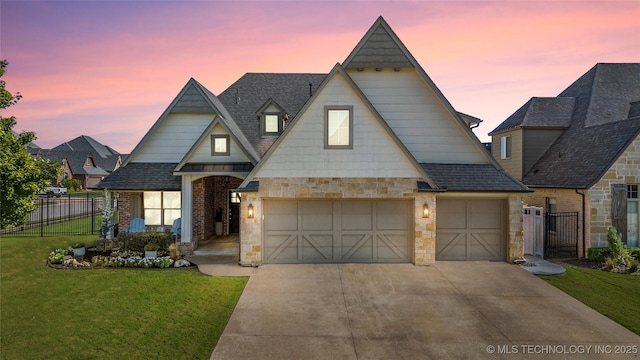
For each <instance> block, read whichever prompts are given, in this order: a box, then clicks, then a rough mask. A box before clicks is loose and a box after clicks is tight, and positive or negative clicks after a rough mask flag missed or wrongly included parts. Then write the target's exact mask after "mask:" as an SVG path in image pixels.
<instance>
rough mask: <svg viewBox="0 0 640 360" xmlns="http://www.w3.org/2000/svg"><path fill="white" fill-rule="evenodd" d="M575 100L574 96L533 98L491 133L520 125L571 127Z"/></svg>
mask: <svg viewBox="0 0 640 360" xmlns="http://www.w3.org/2000/svg"><path fill="white" fill-rule="evenodd" d="M575 100H576V99H575V98H573V97H555V98H540V97H534V98H531V99H530V100H529V101H527V103H526V104H524V105H522V107H521V108H520V109H518V110H516V112H514V113H513V114H512V115H511V116H509V117H508V118H507V119H506V120H505V121H503V122H502V123H501V124H500V125H498V127H496V128H495V129H494V130H493V131H491V132H490V133H489V135H493V134H496V133H499V132H502V131H508V130H512V129H515V128H519V127H553V128H563V127H564V128H566V127H569V125H570V124H571V114H572V113H573V107H574V105H575Z"/></svg>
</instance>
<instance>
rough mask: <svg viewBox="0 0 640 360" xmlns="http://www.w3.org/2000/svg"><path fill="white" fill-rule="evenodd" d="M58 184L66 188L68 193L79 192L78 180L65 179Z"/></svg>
mask: <svg viewBox="0 0 640 360" xmlns="http://www.w3.org/2000/svg"><path fill="white" fill-rule="evenodd" d="M60 184H61V185H62V186H64V187H66V188H67V191H68V192H76V191H78V190H80V180H78V179H72V178H65V179H62V181H60Z"/></svg>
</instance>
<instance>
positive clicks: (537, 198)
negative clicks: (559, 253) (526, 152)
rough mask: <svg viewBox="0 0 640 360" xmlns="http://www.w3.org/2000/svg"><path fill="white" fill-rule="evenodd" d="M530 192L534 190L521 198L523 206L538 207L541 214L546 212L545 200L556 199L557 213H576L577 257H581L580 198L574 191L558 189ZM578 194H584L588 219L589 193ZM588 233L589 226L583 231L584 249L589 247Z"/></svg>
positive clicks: (535, 189)
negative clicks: (540, 209)
mask: <svg viewBox="0 0 640 360" xmlns="http://www.w3.org/2000/svg"><path fill="white" fill-rule="evenodd" d="M530 189H531V190H534V192H533V193H531V194H526V195H524V196H523V202H524V205H525V206H538V207H541V208H542V209H543V212H545V213H546V212H547V211H548V210H549V209H547V198H555V199H556V211H557V212H578V256H582V254H583V250H582V239H583V237H582V227H583V223H582V219H583V217H582V196H581V195H580V194H577V193H576V189H558V188H533V187H530ZM578 191H579V192H581V193H583V194H585V197H584V201H585V218H586V219H587V221H588V219H589V216H590V213H591V207H590V206H591V205H590V198H589V193H588V192H587V191H586V190H578ZM590 231H591V229H590V228H589V226H587V228H586V229H585V236H584V238H585V239H586V247H587V248H589V247H590V245H589V243H590V240H589V239H590Z"/></svg>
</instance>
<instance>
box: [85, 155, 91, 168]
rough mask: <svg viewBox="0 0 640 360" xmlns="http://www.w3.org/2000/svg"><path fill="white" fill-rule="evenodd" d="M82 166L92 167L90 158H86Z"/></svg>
mask: <svg viewBox="0 0 640 360" xmlns="http://www.w3.org/2000/svg"><path fill="white" fill-rule="evenodd" d="M84 166H93V162H92V161H91V158H90V157H87V158H86V159H85V160H84Z"/></svg>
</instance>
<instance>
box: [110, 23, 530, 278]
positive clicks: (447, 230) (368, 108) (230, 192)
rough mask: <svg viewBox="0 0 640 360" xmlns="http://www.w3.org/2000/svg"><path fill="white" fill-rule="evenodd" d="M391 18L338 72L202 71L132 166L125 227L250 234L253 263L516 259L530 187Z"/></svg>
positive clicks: (185, 237)
mask: <svg viewBox="0 0 640 360" xmlns="http://www.w3.org/2000/svg"><path fill="white" fill-rule="evenodd" d="M478 122H479V120H478V119H475V118H473V117H470V116H467V115H464V114H460V113H458V112H457V111H456V110H455V109H454V108H453V106H452V105H451V104H450V103H449V101H447V99H446V98H445V97H444V95H443V94H442V93H441V92H440V90H439V89H438V88H437V87H436V85H435V84H434V83H433V81H432V80H431V79H430V77H429V76H428V75H427V73H426V72H425V71H424V69H423V68H422V67H421V66H420V64H418V62H417V61H416V59H415V58H414V57H413V56H412V55H411V53H410V52H409V50H408V49H407V48H406V47H405V46H404V44H403V43H402V42H401V41H400V39H399V38H398V36H397V35H396V34H395V33H394V32H393V30H392V29H391V28H390V27H389V25H388V24H387V23H386V22H385V20H384V19H383V18H382V17H380V18H379V19H378V20H377V21H376V22H375V23H374V24H373V26H372V27H371V28H370V29H369V30H368V31H367V33H366V34H365V35H364V37H363V38H362V40H361V41H360V42H359V43H358V44H357V45H356V46H355V48H354V49H353V51H352V52H351V53H350V54H349V55H348V56H347V58H346V59H345V60H344V61H343V62H342V63H337V64H335V65H334V66H333V68H332V69H331V71H330V72H329V73H328V74H292V73H277V74H264V73H248V74H246V75H244V76H243V77H241V78H240V79H239V80H238V81H236V82H235V83H233V84H231V86H229V87H228V88H227V89H226V90H225V91H224V92H222V93H221V94H220V95H218V96H216V95H214V94H213V93H211V92H210V91H209V90H207V89H206V88H205V87H204V86H203V85H202V84H200V83H199V82H197V81H196V80H194V79H190V80H189V81H188V82H187V84H186V85H185V86H184V88H183V89H182V90H181V91H180V92H179V94H178V96H177V97H176V98H175V99H174V100H173V102H171V104H170V105H169V106H168V108H167V109H166V110H165V112H164V113H163V114H162V115H161V116H160V118H159V119H158V120H157V121H156V122H155V124H154V125H153V126H152V127H151V129H150V130H149V131H148V132H147V134H146V135H145V136H144V137H143V138H142V140H141V141H140V143H139V144H138V145H137V146H136V147H135V149H134V150H133V152H132V153H131V154H130V156H129V157H128V158H127V159H126V161H125V162H124V163H123V165H122V166H121V167H120V168H119V169H118V170H116V171H114V172H113V173H112V174H111V175H110V176H108V177H107V178H105V179H104V180H103V181H102V182H101V183H100V184H99V185H98V187H99V188H102V189H108V190H110V191H112V192H116V193H117V194H118V195H117V196H118V199H119V211H120V224H119V226H120V227H121V228H124V227H126V226H127V224H128V221H129V220H130V219H131V218H135V217H142V218H144V219H145V223H146V225H147V227H148V228H149V229H155V227H156V226H171V225H172V223H173V221H174V220H175V219H176V218H180V219H181V222H182V234H181V242H182V243H183V244H188V245H190V246H192V247H196V246H197V243H198V241H199V240H202V239H205V238H209V237H210V236H212V235H213V233H214V232H213V227H214V225H213V224H214V218H215V216H216V213H217V212H218V210H221V211H222V212H223V214H224V219H223V221H224V233H225V234H230V233H239V236H240V245H239V246H240V263H241V264H242V265H254V266H255V265H259V264H263V263H323V262H408V263H413V264H416V265H424V264H431V263H433V262H434V261H435V260H447V259H450V260H475V259H481V260H500V261H513V260H515V259H517V258H521V257H522V256H523V242H522V194H523V193H526V192H528V191H529V190H528V189H527V188H526V187H525V186H524V185H522V184H521V183H520V182H519V181H517V180H516V179H514V178H513V177H512V176H511V175H509V174H507V173H506V172H505V171H504V170H503V169H502V168H501V167H500V166H499V165H498V163H497V162H496V161H495V160H494V159H493V158H492V157H491V155H490V154H489V152H487V151H486V149H485V148H484V146H483V145H482V144H481V143H480V142H479V140H478V139H477V138H476V137H475V135H474V134H473V133H472V131H471V129H470V126H473V125H475V124H477V123H478Z"/></svg>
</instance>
